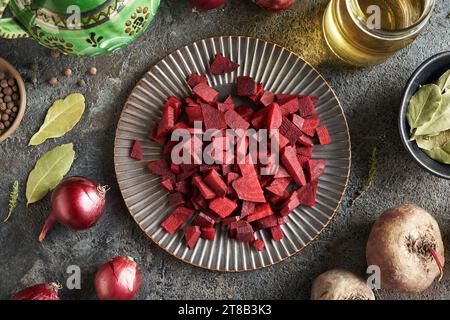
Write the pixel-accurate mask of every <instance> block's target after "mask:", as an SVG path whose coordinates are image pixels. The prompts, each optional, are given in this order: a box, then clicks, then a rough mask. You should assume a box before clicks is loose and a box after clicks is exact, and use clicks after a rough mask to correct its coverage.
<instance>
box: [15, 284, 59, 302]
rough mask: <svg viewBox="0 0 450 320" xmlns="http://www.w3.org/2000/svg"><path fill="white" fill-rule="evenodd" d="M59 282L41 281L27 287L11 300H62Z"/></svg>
mask: <svg viewBox="0 0 450 320" xmlns="http://www.w3.org/2000/svg"><path fill="white" fill-rule="evenodd" d="M59 289H61V287H60V285H58V284H57V283H41V284H37V285H35V286H32V287H29V288H25V289H23V290H21V291H19V292H17V293H16V294H15V295H13V296H12V297H11V300H60V298H59V295H58V291H59Z"/></svg>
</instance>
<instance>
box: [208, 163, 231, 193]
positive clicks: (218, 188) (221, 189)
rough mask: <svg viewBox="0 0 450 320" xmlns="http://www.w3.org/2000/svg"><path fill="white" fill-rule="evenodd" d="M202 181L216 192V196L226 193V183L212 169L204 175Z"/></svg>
mask: <svg viewBox="0 0 450 320" xmlns="http://www.w3.org/2000/svg"><path fill="white" fill-rule="evenodd" d="M203 181H204V182H205V183H206V184H207V185H208V186H209V187H210V188H211V189H212V190H213V191H214V192H215V193H216V194H217V196H218V197H224V196H225V195H226V194H227V193H228V186H227V184H226V183H225V181H223V179H222V177H221V176H220V174H218V173H217V171H216V170H214V169H213V170H211V171H210V172H209V173H208V174H207V175H205V177H204V178H203Z"/></svg>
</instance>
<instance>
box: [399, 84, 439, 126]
mask: <svg viewBox="0 0 450 320" xmlns="http://www.w3.org/2000/svg"><path fill="white" fill-rule="evenodd" d="M441 100H442V97H441V89H440V87H439V86H437V85H435V84H427V85H424V86H423V87H421V88H420V89H419V91H417V92H416V94H415V95H414V96H413V97H412V98H411V100H410V101H409V106H408V112H407V113H406V118H407V120H408V123H409V126H410V128H411V133H412V132H414V130H415V129H416V128H418V127H420V126H422V125H423V124H425V123H427V122H428V121H430V120H431V118H432V117H433V115H434V114H435V113H436V110H437V109H438V108H439V107H440V105H441Z"/></svg>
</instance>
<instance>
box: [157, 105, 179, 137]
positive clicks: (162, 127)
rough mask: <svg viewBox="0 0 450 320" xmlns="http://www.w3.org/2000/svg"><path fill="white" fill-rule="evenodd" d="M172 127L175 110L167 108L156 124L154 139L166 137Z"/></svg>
mask: <svg viewBox="0 0 450 320" xmlns="http://www.w3.org/2000/svg"><path fill="white" fill-rule="evenodd" d="M174 126H175V109H174V108H173V107H167V108H165V109H164V110H163V114H162V117H161V121H160V122H159V124H158V130H157V131H156V138H161V137H164V136H166V135H167V134H168V133H169V132H170V130H172V128H173V127H174Z"/></svg>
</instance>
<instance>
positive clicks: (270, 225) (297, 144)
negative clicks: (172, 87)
mask: <svg viewBox="0 0 450 320" xmlns="http://www.w3.org/2000/svg"><path fill="white" fill-rule="evenodd" d="M238 67H239V65H238V64H236V63H234V62H232V61H231V60H229V59H227V58H225V57H223V56H222V55H220V54H218V55H216V57H215V58H214V60H213V62H212V64H211V67H210V69H209V72H210V73H212V74H215V75H220V74H225V73H229V72H232V71H234V70H236V69H237V68H238ZM187 83H188V85H189V86H190V87H191V88H192V92H193V96H190V97H185V98H184V99H183V100H180V99H178V98H175V97H170V98H169V99H168V100H167V102H166V103H165V104H164V106H163V115H162V119H161V121H160V122H159V124H158V125H157V126H156V127H155V128H154V129H153V131H152V133H151V135H150V137H149V138H150V139H151V140H152V141H156V142H158V143H159V144H161V145H162V148H163V152H162V156H163V158H162V159H161V160H158V161H153V162H151V163H149V165H148V169H149V170H150V171H151V172H152V173H154V174H156V175H160V176H161V177H162V181H161V184H162V186H163V187H164V188H165V189H166V190H167V191H169V192H170V194H169V199H168V202H169V205H170V206H172V207H174V208H175V210H174V211H173V212H172V213H171V214H170V215H169V216H168V217H167V218H166V220H165V221H164V222H163V223H162V227H163V228H164V230H166V231H167V232H168V233H170V234H173V233H174V232H176V231H177V230H178V229H179V228H181V227H182V226H183V225H185V224H186V222H187V221H188V220H190V221H191V222H190V224H189V225H186V226H184V229H183V231H184V236H185V240H186V243H187V245H188V247H189V248H190V249H193V248H194V247H195V245H196V243H197V241H198V239H199V238H200V237H202V238H203V239H206V240H214V238H215V234H216V230H217V228H223V229H224V230H228V235H229V237H230V238H232V239H235V240H236V241H239V242H248V243H250V244H251V245H252V246H254V247H255V248H256V249H257V250H260V251H261V250H264V247H265V244H264V242H263V241H262V240H260V239H255V232H257V231H259V230H263V229H265V230H267V231H268V232H269V233H270V235H271V238H272V239H273V240H274V241H280V240H282V239H283V237H284V234H283V231H282V229H281V227H280V226H281V225H283V224H285V223H286V222H287V221H288V216H289V214H290V213H291V212H292V211H293V210H294V209H295V208H297V207H298V206H300V205H305V206H314V204H315V198H316V192H317V188H318V179H319V177H320V176H321V175H322V174H323V172H324V170H325V165H326V161H325V160H316V159H311V156H312V149H313V146H314V144H316V143H320V144H329V143H330V142H331V140H330V136H329V134H328V130H327V127H326V126H324V125H321V124H320V119H319V117H318V116H317V115H316V112H315V104H316V103H317V101H318V97H314V96H305V95H287V94H276V93H272V92H269V91H264V89H263V84H258V83H256V82H255V80H253V79H252V78H250V77H238V78H237V95H238V96H240V97H246V98H244V99H246V100H247V102H248V103H246V104H242V105H238V106H236V105H235V104H234V103H233V98H232V97H231V96H229V97H228V98H227V99H226V100H225V101H218V97H219V93H218V92H217V91H216V90H215V89H213V88H211V87H210V86H209V84H208V80H207V78H206V77H204V76H200V75H198V74H192V75H190V76H189V77H188V79H187ZM194 121H201V122H202V123H203V130H208V129H217V130H226V129H233V130H236V129H249V128H254V129H261V128H265V129H266V128H267V129H269V130H273V129H278V130H279V134H280V135H279V148H280V152H279V154H280V162H281V163H280V166H279V167H278V170H277V171H276V172H275V173H274V174H273V175H260V170H259V169H260V164H255V165H254V164H219V165H206V164H181V165H176V164H174V163H172V162H171V159H170V154H171V151H172V148H173V147H174V145H175V144H176V143H177V142H173V141H170V135H171V132H172V131H173V130H175V129H179V128H184V129H190V128H193V123H194ZM202 143H203V142H202ZM205 146H206V143H203V148H204V147H205ZM131 157H132V158H134V159H138V160H142V146H141V141H139V140H137V141H135V143H134V145H133V148H132V150H131ZM191 218H192V219H191Z"/></svg>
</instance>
